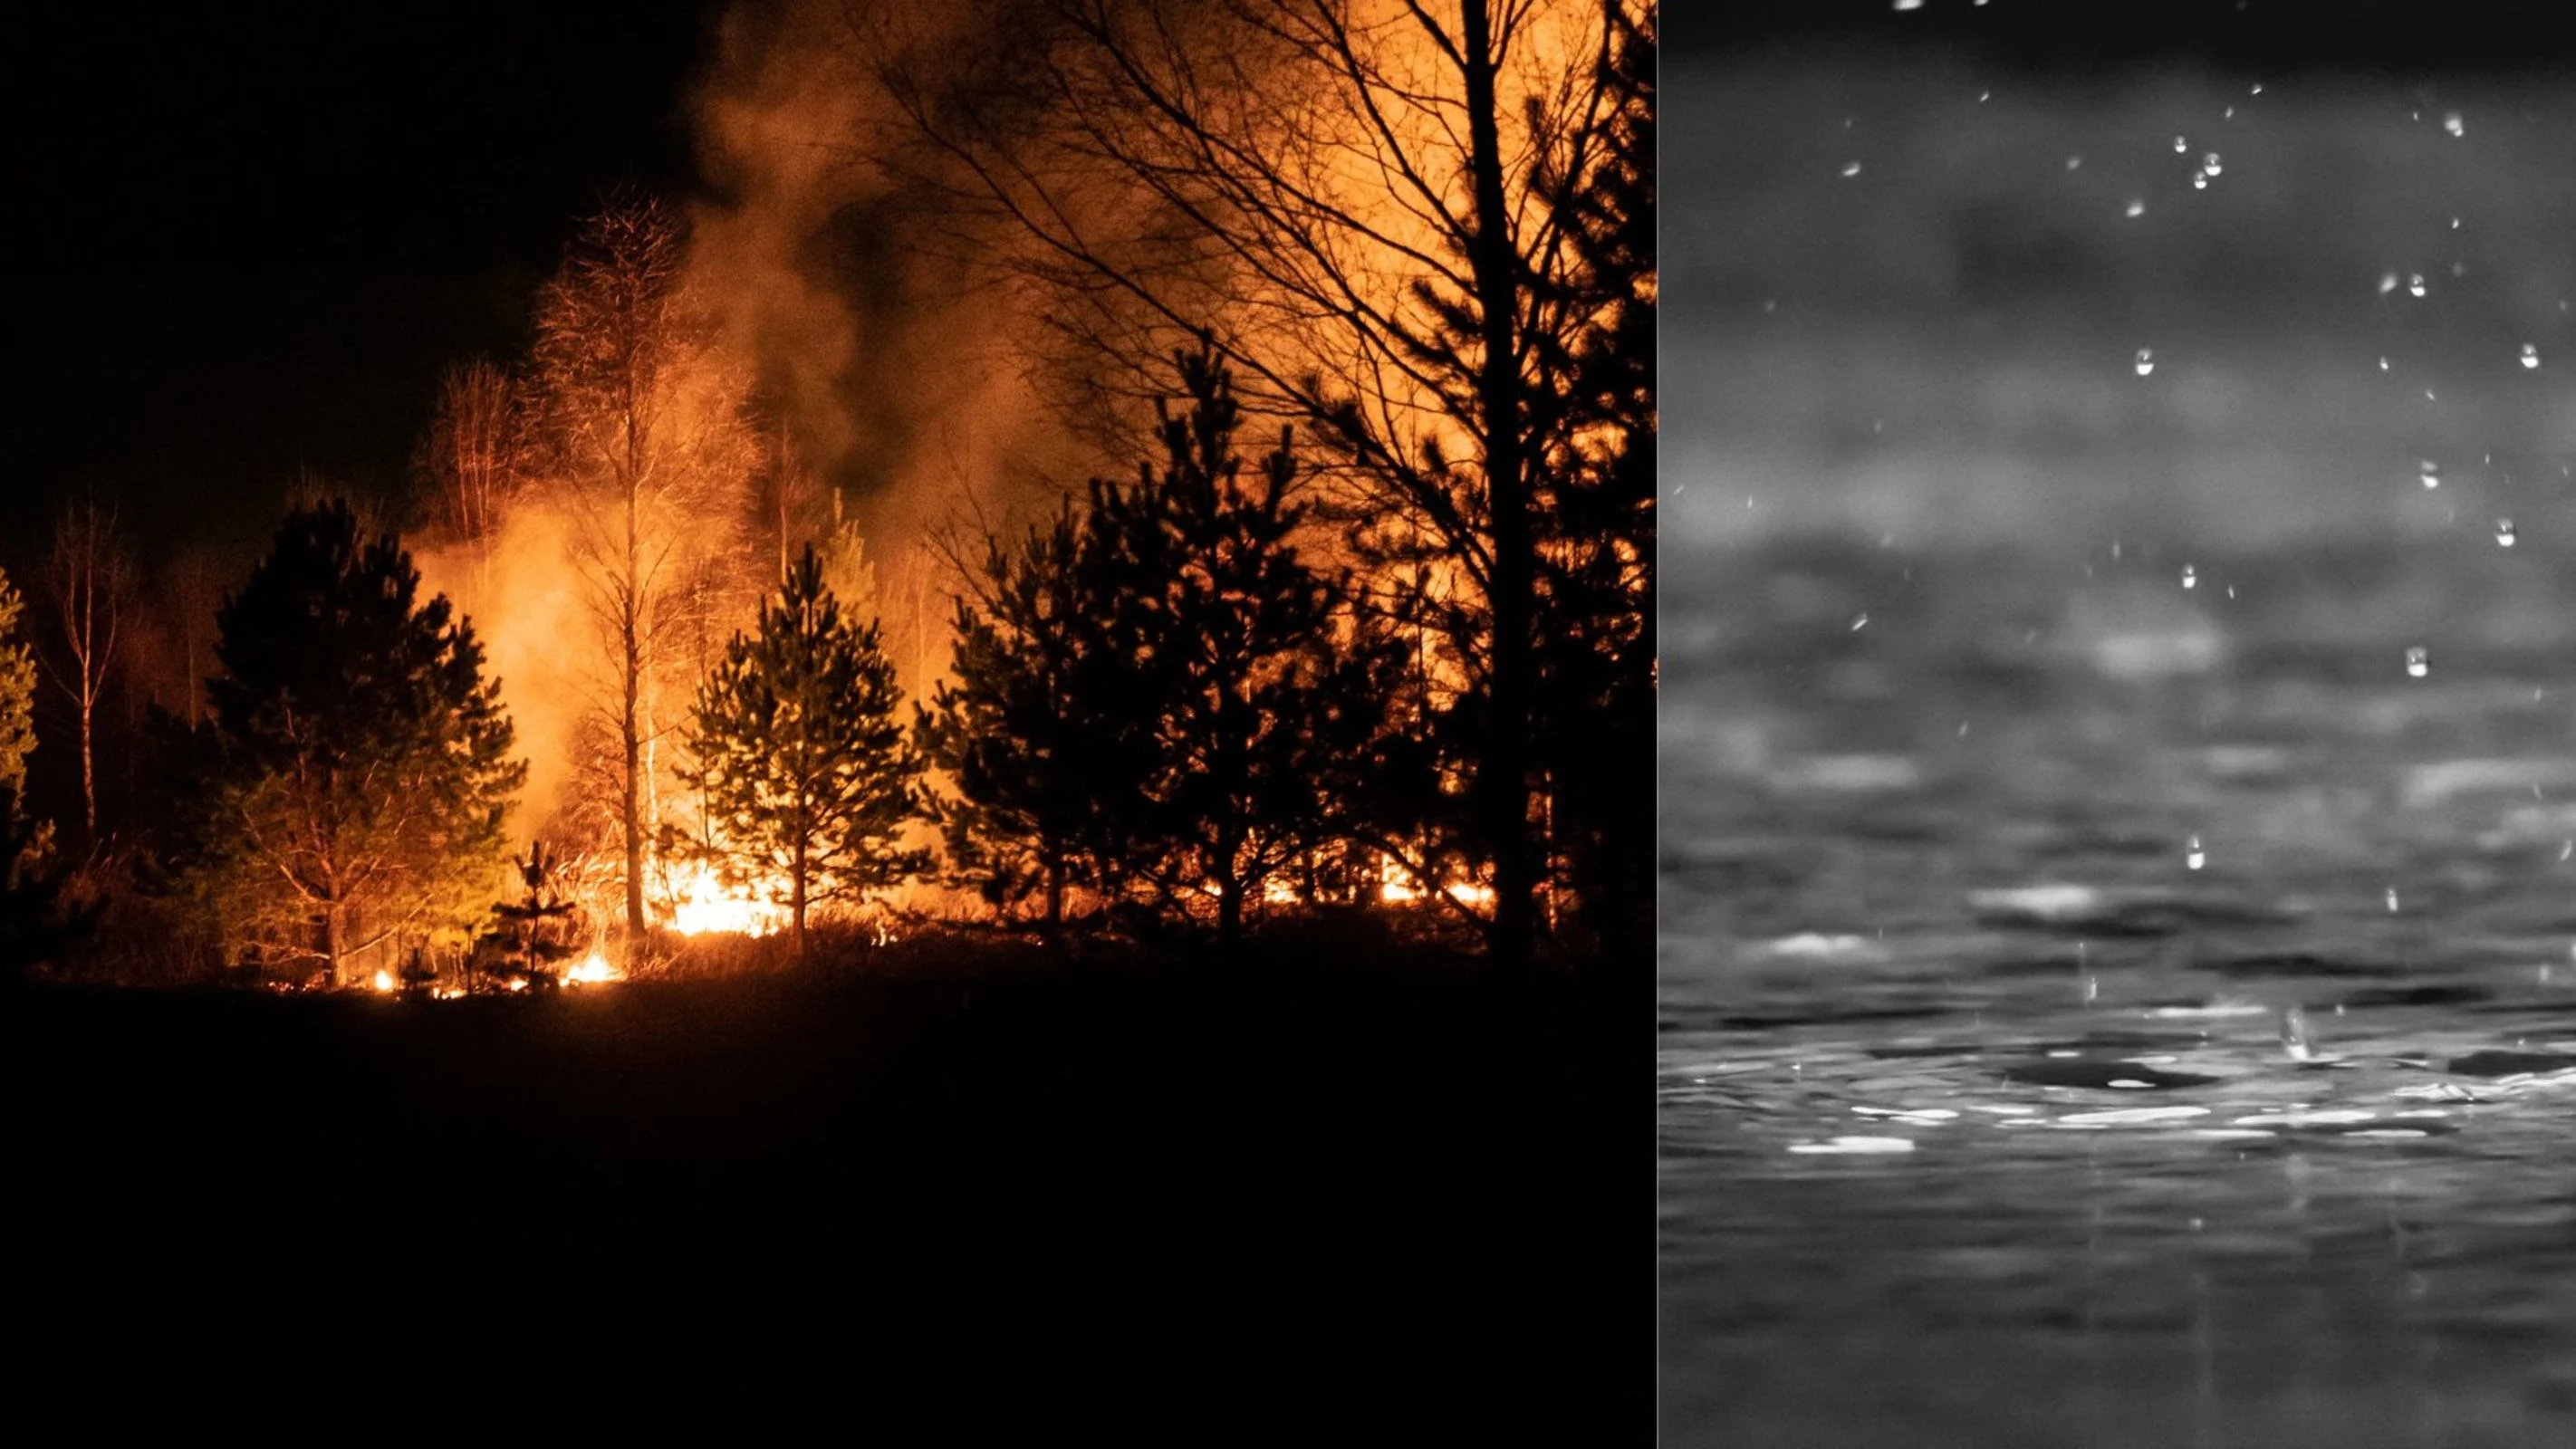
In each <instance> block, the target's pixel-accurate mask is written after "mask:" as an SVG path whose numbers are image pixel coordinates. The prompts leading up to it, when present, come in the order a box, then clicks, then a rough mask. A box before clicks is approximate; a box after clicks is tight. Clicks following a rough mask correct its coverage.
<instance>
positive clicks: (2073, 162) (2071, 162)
mask: <svg viewBox="0 0 2576 1449" xmlns="http://www.w3.org/2000/svg"><path fill="white" fill-rule="evenodd" d="M2083 164H2084V158H2083V157H2081V156H2069V157H2067V158H2066V169H2067V170H2069V171H2072V170H2074V169H2075V168H2076V167H2078V166H2081V165H2083Z"/></svg>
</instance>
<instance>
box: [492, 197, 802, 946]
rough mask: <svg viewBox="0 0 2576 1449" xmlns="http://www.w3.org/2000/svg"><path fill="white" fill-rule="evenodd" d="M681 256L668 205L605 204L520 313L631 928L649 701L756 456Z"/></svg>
mask: <svg viewBox="0 0 2576 1449" xmlns="http://www.w3.org/2000/svg"><path fill="white" fill-rule="evenodd" d="M685 262H686V250H685V238H684V235H683V232H682V229H681V226H680V223H679V220H678V218H677V217H676V216H674V215H673V214H672V212H671V211H670V210H669V209H668V208H667V207H665V206H663V205H661V204H660V203H658V202H651V201H646V202H638V203H633V204H629V205H623V206H618V207H613V208H611V209H610V210H608V211H606V212H603V213H602V214H601V215H599V216H597V217H595V218H593V219H592V220H591V221H590V222H589V224H588V225H587V226H585V227H584V228H583V230H582V233H581V236H580V238H579V239H578V240H577V241H576V242H575V243H574V244H573V246H572V248H571V250H570V252H569V254H568V255H567V257H566V259H565V262H564V266H563V270H562V271H561V273H560V274H558V275H557V276H556V277H555V279H554V280H553V281H552V282H551V283H549V284H548V285H547V287H546V288H545V291H544V294H543V296H542V298H541V299H540V304H539V314H538V322H537V327H538V340H537V351H536V374H535V384H536V391H537V395H538V406H539V408H540V409H541V416H542V426H541V427H540V429H539V437H540V439H541V443H542V458H541V461H540V462H539V464H538V465H537V466H538V470H539V472H540V474H541V475H542V479H543V486H544V487H545V488H546V489H547V490H548V491H549V493H550V495H551V498H552V500H553V501H554V502H555V503H557V504H559V505H560V506H562V507H563V508H564V510H565V512H566V513H567V515H568V516H569V518H570V520H571V523H572V529H571V532H572V551H573V562H574V565H575V567H576V569H577V570H578V572H579V574H580V577H581V583H582V587H583V599H584V602H585V604H586V605H587V607H588V610H589V613H590V616H591V618H592V620H593V622H594V623H595V624H596V626H597V628H598V639H597V643H598V646H599V653H600V660H599V662H600V665H601V666H602V667H601V668H599V669H598V670H597V671H596V673H595V675H594V680H593V682H594V685H595V689H594V692H593V694H592V697H591V699H590V701H589V715H590V719H589V721H588V723H589V724H590V726H591V729H592V733H593V734H594V736H595V737H596V738H598V739H599V740H600V741H601V742H602V743H603V745H604V746H605V749H604V754H605V756H606V758H605V759H604V760H603V761H602V763H603V765H604V766H605V769H604V773H605V774H606V776H607V777H608V783H609V785H610V787H611V793H612V794H613V795H614V797H615V815H616V818H615V822H614V831H615V834H616V836H617V839H618V841H619V843H620V845H621V846H622V847H623V851H624V855H625V895H626V927H627V930H628V932H629V934H630V935H632V936H636V937H641V936H642V934H643V933H644V931H645V928H646V924H647V919H646V913H645V900H646V894H647V877H648V873H649V868H650V865H651V859H650V857H651V855H652V852H653V850H654V845H655V842H656V839H657V837H658V835H659V828H660V822H661V819H662V813H663V812H662V802H661V791H660V784H661V780H662V777H663V772H664V770H665V768H666V766H665V763H664V762H663V761H662V760H661V758H660V754H661V745H662V742H663V738H664V736H665V735H666V734H667V733H668V732H669V730H670V729H671V728H672V726H673V725H674V723H676V721H674V720H673V719H672V718H671V714H672V711H670V710H668V709H667V708H666V707H665V705H664V703H663V701H664V697H665V694H666V692H667V691H669V690H671V689H673V688H675V687H676V685H675V683H674V681H673V679H672V675H673V673H674V671H675V669H676V668H678V667H679V666H680V665H682V664H683V663H684V662H685V661H684V659H683V658H682V655H683V654H684V652H685V647H684V646H685V644H686V642H687V640H688V639H689V638H690V637H691V634H692V632H693V631H694V632H706V627H707V624H708V621H707V619H706V618H705V617H704V615H705V614H706V613H707V611H708V610H710V609H711V608H715V607H719V606H720V605H721V603H722V600H723V598H724V596H725V592H726V590H725V588H724V584H725V582H726V575H727V574H728V572H729V571H730V570H732V569H733V568H734V567H735V566H736V565H737V563H738V559H737V557H736V555H737V552H738V539H737V533H738V530H739V526H740V523H741V521H742V520H743V519H744V518H745V517H746V516H747V515H748V512H749V508H748V504H747V498H748V490H749V487H750V480H751V478H752V475H753V473H754V471H755V468H756V465H757V450H756V447H755V442H754V437H753V434H752V431H751V429H750V428H749V427H748V425H747V423H746V420H745V411H744V409H745V396H746V384H745V380H744V379H743V377H742V376H741V375H740V374H739V371H738V369H736V368H735V367H734V366H733V365H732V364H731V363H730V362H729V361H728V360H727V359H726V357H725V355H724V354H723V352H722V351H721V350H720V349H719V348H718V346H717V345H716V341H715V337H714V332H713V326H712V322H711V319H710V317H709V316H708V313H707V310H706V308H705V306H704V305H703V299H702V298H700V297H699V296H698V295H697V294H696V292H695V291H694V290H693V289H692V288H691V287H690V285H689V283H688V279H687V272H686V266H685Z"/></svg>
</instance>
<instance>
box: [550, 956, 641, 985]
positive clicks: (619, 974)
mask: <svg viewBox="0 0 2576 1449" xmlns="http://www.w3.org/2000/svg"><path fill="white" fill-rule="evenodd" d="M625 979H626V973H625V972H623V971H620V970H618V969H617V968H616V967H614V966H611V965H609V964H608V958H607V957H605V956H602V955H600V954H599V953H598V952H597V951H593V952H591V953H590V955H589V956H587V957H585V958H583V960H582V962H581V964H580V965H578V966H575V967H573V968H571V969H570V970H568V971H566V972H564V984H565V985H567V986H588V985H592V984H594V983H596V982H601V981H623V980H625Z"/></svg>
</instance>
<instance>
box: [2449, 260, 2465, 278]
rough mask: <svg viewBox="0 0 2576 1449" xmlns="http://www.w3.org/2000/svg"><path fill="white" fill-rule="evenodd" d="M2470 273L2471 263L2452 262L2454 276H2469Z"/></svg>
mask: <svg viewBox="0 0 2576 1449" xmlns="http://www.w3.org/2000/svg"><path fill="white" fill-rule="evenodd" d="M2468 274H2469V264H2468V263H2467V262H2453V263H2451V275H2452V276H2454V277H2465V276H2467V275H2468Z"/></svg>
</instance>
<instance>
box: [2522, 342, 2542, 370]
mask: <svg viewBox="0 0 2576 1449" xmlns="http://www.w3.org/2000/svg"><path fill="white" fill-rule="evenodd" d="M2522 365H2523V366H2524V367H2538V366H2539V365H2540V349H2539V347H2537V346H2535V345H2534V344H2532V343H2529V342H2526V343H2524V344H2522Z"/></svg>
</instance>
